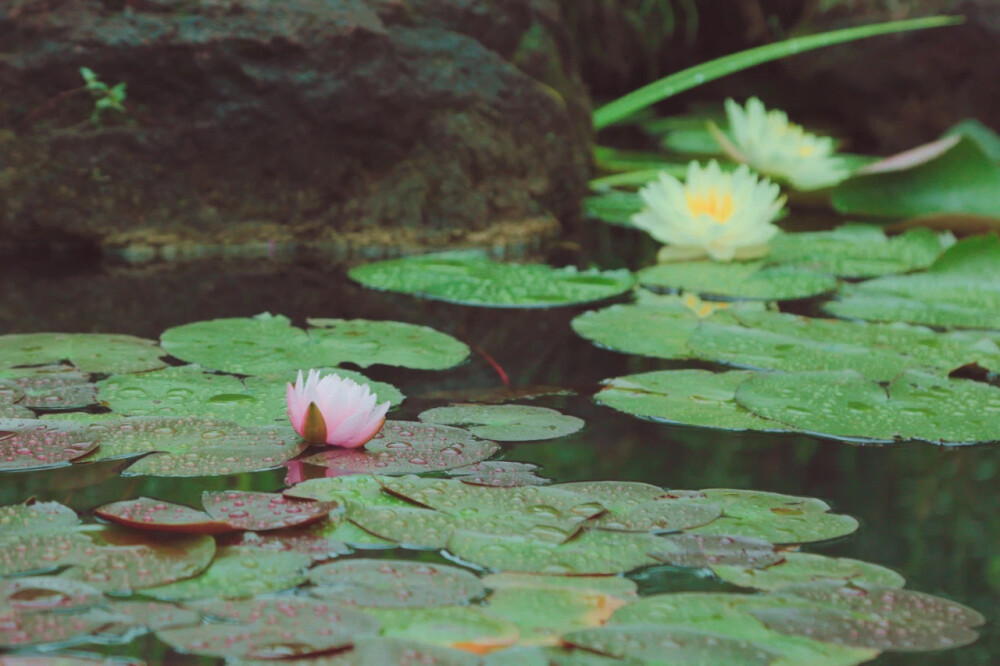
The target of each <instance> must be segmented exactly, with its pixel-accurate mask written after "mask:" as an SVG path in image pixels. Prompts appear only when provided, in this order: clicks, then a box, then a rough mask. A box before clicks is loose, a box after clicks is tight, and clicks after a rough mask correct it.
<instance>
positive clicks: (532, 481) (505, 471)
mask: <svg viewBox="0 0 1000 666" xmlns="http://www.w3.org/2000/svg"><path fill="white" fill-rule="evenodd" d="M537 469H538V466H537V465H532V464H530V463H517V462H506V461H489V460H488V461H486V462H481V463H476V464H474V465H468V466H466V467H457V468H455V469H449V470H446V473H447V474H448V476H453V477H457V478H458V479H459V480H460V481H462V483H468V484H472V485H474V486H492V487H494V488H514V487H517V486H544V485H547V484H549V483H552V481H551V480H550V479H545V478H542V477H540V476H537V475H536V474H535V470H537Z"/></svg>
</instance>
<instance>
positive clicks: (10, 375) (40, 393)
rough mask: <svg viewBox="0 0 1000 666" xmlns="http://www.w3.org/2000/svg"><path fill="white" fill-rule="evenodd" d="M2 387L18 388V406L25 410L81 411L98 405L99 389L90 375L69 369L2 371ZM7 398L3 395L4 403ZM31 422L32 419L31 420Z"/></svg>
mask: <svg viewBox="0 0 1000 666" xmlns="http://www.w3.org/2000/svg"><path fill="white" fill-rule="evenodd" d="M0 377H6V378H7V379H0V386H10V385H13V386H14V387H16V389H17V390H18V392H19V393H20V394H21V395H20V396H19V397H18V399H17V400H16V402H17V403H18V404H19V405H20V406H21V407H24V408H29V407H30V408H33V409H44V410H66V409H81V408H83V407H88V406H90V405H93V404H96V403H97V387H96V386H95V385H94V384H92V383H91V382H90V376H89V375H87V374H86V373H82V372H76V371H73V370H72V369H70V368H69V366H64V365H57V366H45V367H42V368H34V367H33V368H20V369H15V370H5V371H0ZM5 397H6V396H4V395H2V393H0V401H2V400H3V399H4V398H5ZM28 418H31V417H30V416H29V417H28Z"/></svg>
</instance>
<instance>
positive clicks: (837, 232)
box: [766, 224, 954, 278]
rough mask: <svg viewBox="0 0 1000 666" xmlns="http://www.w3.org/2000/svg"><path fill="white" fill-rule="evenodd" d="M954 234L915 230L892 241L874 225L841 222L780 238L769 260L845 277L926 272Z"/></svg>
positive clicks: (787, 234) (772, 243)
mask: <svg viewBox="0 0 1000 666" xmlns="http://www.w3.org/2000/svg"><path fill="white" fill-rule="evenodd" d="M953 240H954V239H953V238H952V237H951V236H950V234H945V235H940V234H937V233H935V232H933V231H931V230H930V229H911V230H909V231H906V232H905V233H903V234H900V235H899V236H893V237H888V236H886V235H885V232H884V231H883V230H882V228H881V227H879V226H877V225H874V224H842V225H840V226H839V227H836V228H835V229H831V230H829V231H810V232H801V233H783V234H778V235H777V236H775V237H774V238H773V239H772V240H771V252H770V253H769V254H768V255H767V259H766V260H767V262H768V263H773V264H781V265H784V266H795V267H797V268H801V269H804V270H809V271H814V272H817V273H828V274H831V275H836V276H838V277H843V278H868V277H878V276H881V275H890V274H894V273H909V272H910V271H914V270H919V269H921V268H927V267H928V266H930V265H931V264H932V263H933V262H934V260H935V259H936V258H937V257H938V255H939V254H941V252H942V251H943V250H944V248H945V247H946V246H947V243H948V242H949V241H953Z"/></svg>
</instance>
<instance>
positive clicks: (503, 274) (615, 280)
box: [348, 252, 633, 308]
mask: <svg viewBox="0 0 1000 666" xmlns="http://www.w3.org/2000/svg"><path fill="white" fill-rule="evenodd" d="M348 275H349V276H350V277H351V279H353V280H355V281H357V282H360V283H361V284H363V285H364V286H366V287H369V288H372V289H380V290H383V291H396V292H402V293H405V294H414V295H416V296H422V297H424V298H431V299H436V300H442V301H448V302H451V303H461V304H463V305H481V306H488V307H507V308H526V307H554V306H562V305H576V304H579V303H590V302H593V301H600V300H604V299H607V298H612V297H614V296H618V295H621V294H623V293H625V292H627V291H629V290H631V289H632V286H633V278H632V274H631V273H629V272H628V271H626V270H618V271H597V270H586V271H579V270H577V269H576V268H574V267H572V266H567V267H565V268H552V267H551V266H545V265H543V264H507V263H500V262H496V261H493V260H491V259H489V258H487V257H486V256H485V255H484V254H481V253H471V252H448V253H439V254H431V255H422V256H415V257H406V258H404V259H391V260H388V261H378V262H375V263H371V264H365V265H363V266H358V267H356V268H353V269H351V270H350V271H349V273H348Z"/></svg>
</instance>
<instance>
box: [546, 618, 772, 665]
mask: <svg viewBox="0 0 1000 666" xmlns="http://www.w3.org/2000/svg"><path fill="white" fill-rule="evenodd" d="M563 641H564V642H566V643H568V644H570V645H573V646H576V647H580V648H584V649H587V650H591V651H593V652H597V653H599V654H603V655H607V656H610V657H617V658H629V657H631V658H635V659H640V660H641V661H642V662H643V663H645V664H663V665H664V666H665V665H667V664H680V663H692V664H694V663H710V664H713V666H729V665H732V666H756V665H760V666H766V665H767V664H771V663H773V662H775V661H776V660H777V659H778V658H780V656H781V654H780V653H778V652H775V651H773V650H770V649H768V648H765V647H764V646H762V645H760V644H759V643H755V642H753V641H748V640H743V639H739V638H731V637H729V636H726V635H725V634H715V633H709V632H705V631H695V630H693V629H688V628H684V627H667V626H660V625H655V624H632V625H629V624H622V625H613V626H608V627H601V628H599V629H585V630H582V631H575V632H573V633H570V634H567V635H566V636H563Z"/></svg>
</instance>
